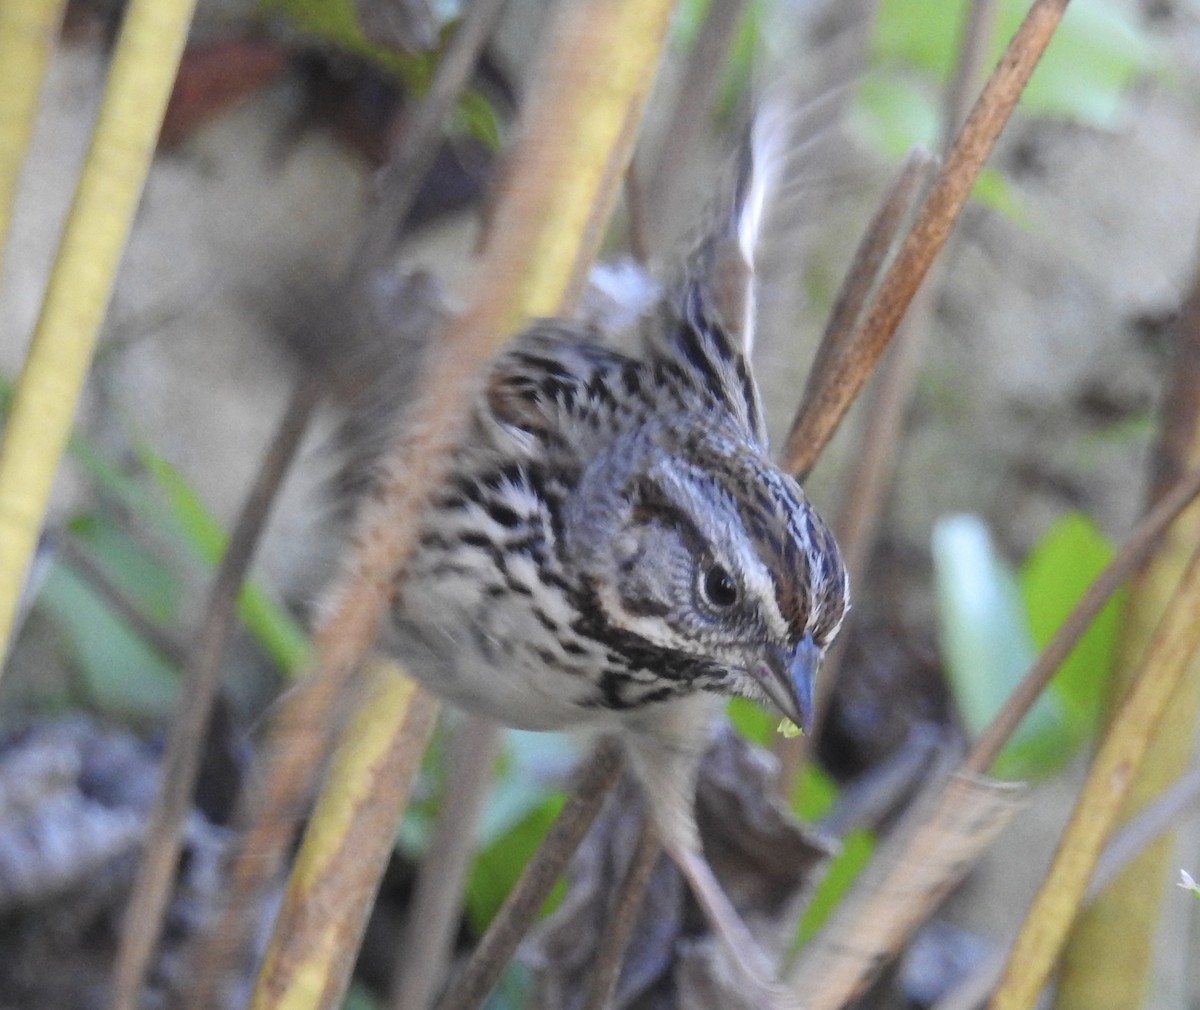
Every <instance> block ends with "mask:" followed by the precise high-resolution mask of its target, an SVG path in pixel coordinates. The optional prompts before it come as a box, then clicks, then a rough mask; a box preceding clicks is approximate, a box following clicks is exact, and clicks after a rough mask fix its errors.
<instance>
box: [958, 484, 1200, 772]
mask: <svg viewBox="0 0 1200 1010" xmlns="http://www.w3.org/2000/svg"><path fill="white" fill-rule="evenodd" d="M1197 494H1200V469H1197V470H1193V471H1191V472H1190V473H1189V474H1187V475H1186V476H1184V477H1183V478H1182V479H1181V480H1180V481H1179V483H1178V484H1176V485H1175V487H1174V488H1173V489H1172V490H1171V491H1170V492H1168V493H1167V494H1165V495H1163V497H1162V499H1161V500H1160V501H1159V503H1158V504H1157V505H1156V506H1154V508H1153V509H1151V510H1150V512H1148V513H1147V514H1146V515H1145V517H1143V519H1142V520H1141V521H1140V522H1139V523H1138V524H1137V526H1135V527H1134V529H1133V532H1132V533H1130V535H1129V537H1128V538H1127V539H1126V541H1125V543H1124V544H1122V546H1121V549H1120V550H1119V551H1118V552H1117V555H1116V557H1114V558H1113V559H1112V561H1110V562H1109V563H1108V564H1107V565H1106V566H1105V568H1104V570H1103V571H1102V572H1101V573H1100V574H1099V575H1097V576H1096V578H1095V580H1094V581H1093V582H1092V584H1091V585H1090V586H1089V587H1088V590H1087V592H1086V593H1084V595H1083V598H1082V599H1081V600H1080V601H1079V602H1078V603H1077V604H1076V605H1075V608H1074V609H1073V610H1072V611H1071V613H1070V614H1069V615H1068V617H1067V619H1066V620H1065V621H1063V623H1062V625H1061V626H1060V627H1059V629H1058V631H1057V632H1055V634H1054V637H1053V638H1052V639H1051V640H1050V641H1049V642H1048V643H1047V645H1046V647H1045V648H1044V649H1043V650H1042V652H1041V654H1040V655H1039V656H1038V658H1037V659H1036V660H1035V661H1034V664H1033V666H1031V667H1030V668H1029V670H1028V671H1027V672H1026V674H1025V676H1024V677H1023V678H1022V679H1021V683H1020V684H1018V685H1017V687H1016V689H1015V690H1014V691H1013V692H1012V694H1010V695H1009V696H1008V699H1007V700H1006V701H1005V702H1004V706H1003V707H1002V708H1001V709H1000V711H999V712H998V713H996V716H995V718H994V719H992V721H991V724H990V725H989V726H988V728H987V729H986V730H985V731H984V733H983V735H982V736H981V737H980V738H979V741H978V743H976V744H975V748H974V749H973V750H972V751H971V753H970V754H969V755H968V756H967V759H966V761H965V762H964V763H963V771H966V772H974V773H976V774H980V775H982V774H985V773H986V772H987V770H988V768H990V767H991V765H992V762H993V761H995V760H996V758H997V756H998V755H999V754H1000V751H1001V750H1002V749H1003V747H1004V745H1005V744H1006V743H1007V742H1008V739H1009V737H1011V736H1012V734H1013V733H1014V732H1015V730H1016V728H1017V726H1018V725H1020V723H1021V720H1022V719H1023V718H1024V717H1025V715H1026V713H1027V712H1028V711H1029V709H1030V708H1032V707H1033V704H1034V702H1035V701H1037V699H1038V696H1039V695H1040V694H1041V693H1042V691H1043V690H1045V688H1046V685H1047V684H1049V683H1050V680H1051V678H1052V677H1053V676H1054V674H1055V673H1056V672H1057V670H1058V668H1059V667H1060V666H1061V665H1062V663H1063V661H1064V660H1065V659H1066V658H1067V656H1069V655H1070V654H1071V650H1072V649H1074V648H1075V645H1076V643H1077V642H1078V641H1079V639H1080V637H1081V636H1082V635H1083V633H1084V632H1085V631H1087V629H1088V627H1090V625H1091V623H1092V621H1094V620H1095V619H1096V615H1097V614H1099V613H1100V611H1101V610H1103V609H1104V605H1105V604H1106V603H1107V602H1108V600H1109V597H1111V596H1112V594H1113V593H1115V592H1116V591H1117V589H1118V588H1119V587H1120V586H1121V584H1122V583H1123V582H1124V581H1125V580H1126V579H1127V578H1129V576H1130V575H1132V574H1133V573H1134V572H1135V571H1137V569H1138V568H1139V567H1140V566H1141V565H1142V563H1143V562H1145V560H1146V558H1148V557H1149V556H1150V553H1151V551H1153V550H1154V548H1155V547H1156V546H1157V544H1158V539H1159V537H1161V536H1162V534H1163V531H1164V530H1166V528H1167V527H1168V526H1169V525H1170V524H1171V523H1172V522H1173V521H1174V520H1175V517H1176V516H1178V515H1179V513H1180V512H1182V511H1183V510H1184V509H1185V508H1187V506H1188V505H1189V504H1191V502H1192V501H1193V499H1195V497H1196V495H1197Z"/></svg>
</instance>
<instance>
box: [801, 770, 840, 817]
mask: <svg viewBox="0 0 1200 1010" xmlns="http://www.w3.org/2000/svg"><path fill="white" fill-rule="evenodd" d="M838 792H839V790H838V787H837V783H836V782H834V781H833V779H831V778H830V777H829V776H828V775H827V774H825V772H823V771H822V770H821V769H820V768H818V767H817V766H816V764H814V763H813V762H812V761H809V762H807V763H806V764H805V766H804V774H803V775H801V776H800V777H799V778H798V779H797V780H796V784H795V786H794V788H793V790H792V810H793V812H794V813H795V814H796V816H797V817H799V818H801V819H802V820H805V821H809V822H812V821H818V820H820V819H821V818H822V817H824V816H825V815H826V814H827V813H829V811H830V809H831V808H832V807H833V804H834V801H835V800H837V796H838Z"/></svg>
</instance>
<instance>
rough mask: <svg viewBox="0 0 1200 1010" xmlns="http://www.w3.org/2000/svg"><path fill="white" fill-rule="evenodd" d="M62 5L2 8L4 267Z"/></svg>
mask: <svg viewBox="0 0 1200 1010" xmlns="http://www.w3.org/2000/svg"><path fill="white" fill-rule="evenodd" d="M63 5H64V0H5V2H4V3H2V4H0V265H3V262H4V247H5V245H6V242H7V237H8V229H9V224H10V222H11V220H12V208H13V202H14V200H15V199H16V194H17V180H18V179H19V177H20V175H21V165H22V164H23V163H24V161H25V154H26V152H27V151H28V149H29V138H30V137H31V136H32V135H33V124H34V121H35V120H36V118H37V105H38V96H39V95H40V94H41V90H42V78H43V77H44V76H45V75H46V64H47V63H49V61H50V52H51V50H53V48H54V39H55V36H56V35H57V34H58V25H59V21H60V19H61V18H62V11H63Z"/></svg>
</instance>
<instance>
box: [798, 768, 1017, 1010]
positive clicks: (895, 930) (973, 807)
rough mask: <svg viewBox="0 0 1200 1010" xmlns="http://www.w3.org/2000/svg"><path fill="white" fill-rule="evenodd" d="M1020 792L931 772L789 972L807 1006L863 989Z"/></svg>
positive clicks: (964, 868)
mask: <svg viewBox="0 0 1200 1010" xmlns="http://www.w3.org/2000/svg"><path fill="white" fill-rule="evenodd" d="M1024 792H1025V788H1024V786H1023V785H1021V784H1019V783H1011V782H998V781H996V780H994V779H987V778H983V777H978V776H968V775H962V774H957V775H954V776H951V777H950V778H949V780H948V781H947V780H945V779H943V778H942V777H940V776H938V777H936V778H935V780H934V782H933V784H932V785H931V786H930V787H929V789H928V790H927V791H926V794H925V796H924V797H922V798H921V799H920V800H918V802H916V803H915V804H914V805H913V807H912V810H911V811H910V813H909V814H908V816H907V817H906V818H905V819H904V821H903V822H902V823H901V825H900V827H899V828H898V829H897V830H896V832H895V834H894V835H893V836H892V837H891V838H890V839H889V840H888V842H887V843H886V844H885V845H884V846H883V847H882V849H881V850H880V851H879V852H878V853H877V854H876V856H875V859H874V861H873V862H872V864H871V866H870V867H869V868H868V869H867V871H866V873H864V875H863V877H862V879H861V880H860V881H859V882H858V884H857V885H856V886H855V888H854V890H853V891H851V893H850V894H849V895H848V896H847V898H846V899H845V900H844V901H843V902H842V904H841V905H840V906H839V907H838V909H837V911H836V912H835V913H834V914H833V917H832V918H831V919H830V921H829V923H828V924H827V925H826V927H825V928H824V930H822V931H821V933H820V934H819V935H818V936H817V937H816V939H815V940H814V941H813V942H812V943H811V944H810V945H809V946H808V947H807V948H805V950H804V951H803V953H802V954H801V956H800V958H799V959H798V960H797V962H796V963H795V965H794V966H793V968H792V970H791V971H790V972H789V978H790V980H791V983H792V985H793V988H797V989H799V987H800V986H801V985H802V986H803V991H804V993H805V998H806V1001H807V1002H806V1003H805V1006H806V1007H807V1008H808V1010H839V1008H841V1007H844V1006H845V1005H846V1004H847V1003H848V1002H849V1001H850V1000H851V999H852V998H854V997H855V996H856V995H858V994H859V993H861V992H862V991H864V990H865V989H866V987H867V986H868V985H869V984H870V983H871V981H872V980H873V979H874V978H875V977H876V976H877V974H878V973H879V971H880V970H881V969H882V968H883V966H884V965H886V964H887V963H888V962H889V961H890V960H891V959H892V958H893V957H894V956H895V955H896V954H897V953H898V952H899V950H900V949H901V948H902V947H903V945H904V944H905V943H906V942H907V941H908V939H909V938H910V937H911V935H912V933H913V932H914V930H915V929H916V927H917V926H918V925H919V924H920V923H922V922H924V921H925V919H926V918H927V917H928V916H929V914H930V913H931V912H932V911H933V909H934V908H936V907H937V905H938V904H939V903H940V902H941V900H942V899H943V898H944V897H945V896H946V894H947V893H948V892H949V891H950V890H951V889H952V888H953V887H954V886H955V885H956V884H957V883H958V882H959V881H961V880H962V879H963V877H964V876H966V874H967V872H968V871H969V870H970V869H971V867H972V866H974V865H975V861H976V860H977V859H978V858H979V856H980V855H981V854H982V853H983V852H984V851H985V850H986V849H987V848H988V846H989V845H991V843H992V842H993V841H994V840H995V838H996V836H997V835H999V833H1000V832H1001V831H1002V830H1003V828H1004V826H1005V825H1006V824H1008V822H1009V820H1010V819H1011V818H1012V817H1013V815H1014V814H1015V813H1016V812H1017V810H1018V809H1019V808H1020V806H1021V802H1022V799H1023V796H1024Z"/></svg>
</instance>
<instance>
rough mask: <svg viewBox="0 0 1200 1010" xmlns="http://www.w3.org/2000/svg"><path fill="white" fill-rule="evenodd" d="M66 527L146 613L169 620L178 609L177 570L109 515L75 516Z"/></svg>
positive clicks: (114, 581)
mask: <svg viewBox="0 0 1200 1010" xmlns="http://www.w3.org/2000/svg"><path fill="white" fill-rule="evenodd" d="M67 531H68V532H69V534H70V535H71V536H72V537H74V538H75V540H76V541H77V542H78V543H79V544H80V546H81V547H82V548H83V549H84V550H86V551H87V553H88V554H89V555H90V557H91V558H92V559H93V560H94V561H95V562H96V564H97V565H98V566H99V567H100V568H101V569H103V571H104V573H105V574H106V575H107V576H108V577H109V578H110V579H112V581H113V584H114V585H116V586H117V587H119V588H120V589H121V590H122V591H123V592H124V593H125V594H126V595H127V596H128V597H129V598H130V599H131V600H132V601H133V602H135V603H136V604H137V605H138V606H139V608H140V609H141V610H142V611H143V612H144V613H145V614H146V616H148V617H150V618H152V619H154V620H156V621H160V622H164V623H165V622H169V621H172V620H174V619H175V617H176V616H177V615H178V613H179V604H180V601H181V595H182V586H181V584H180V578H179V574H178V573H177V572H175V571H174V570H173V569H172V568H171V566H170V565H169V564H167V562H166V561H165V560H163V559H162V558H161V557H159V556H158V555H156V554H155V553H153V552H152V551H151V550H149V549H148V548H147V547H146V545H145V544H142V543H140V542H139V541H138V540H137V539H136V538H135V537H133V536H131V535H130V533H129V532H128V531H127V530H126V529H124V528H123V527H122V526H120V525H119V524H118V523H117V522H116V521H114V520H113V519H112V518H111V517H109V516H106V515H103V514H100V513H95V512H89V513H85V514H82V515H78V516H76V517H75V518H74V519H72V520H71V521H70V522H69V523H68V524H67Z"/></svg>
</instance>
